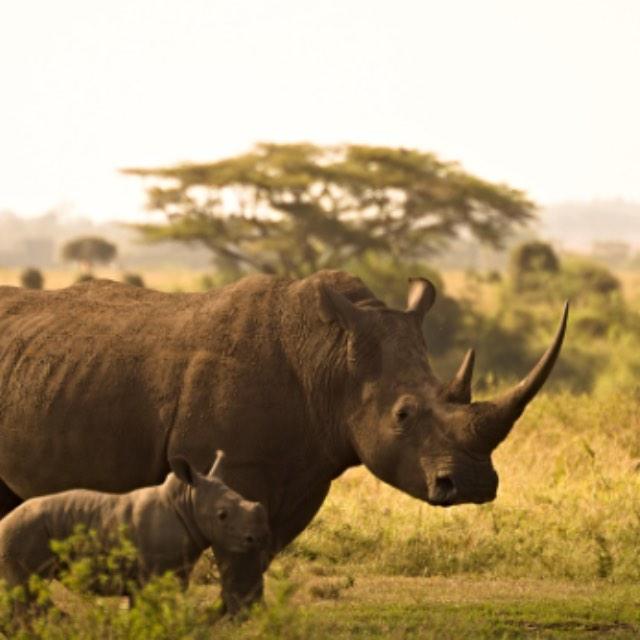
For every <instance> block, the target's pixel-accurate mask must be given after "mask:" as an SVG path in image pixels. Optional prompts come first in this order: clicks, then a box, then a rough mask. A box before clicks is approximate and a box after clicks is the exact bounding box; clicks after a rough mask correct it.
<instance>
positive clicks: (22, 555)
mask: <svg viewBox="0 0 640 640" xmlns="http://www.w3.org/2000/svg"><path fill="white" fill-rule="evenodd" d="M222 457H223V453H222V451H218V452H217V456H216V459H215V461H214V463H213V466H212V467H211V470H210V471H209V472H208V473H207V475H203V474H201V473H199V472H198V471H196V470H195V469H194V468H193V467H192V466H191V465H190V464H189V463H188V462H187V461H186V460H185V459H184V458H181V457H176V458H173V459H172V460H171V461H170V466H171V469H172V473H169V475H168V476H167V478H166V480H165V481H164V483H163V484H161V485H158V486H154V487H146V488H143V489H137V490H136V491H131V492H130V493H124V494H113V493H102V492H99V491H88V490H84V489H74V490H71V491H64V492H62V493H57V494H53V495H48V496H42V497H37V498H31V499H30V500H27V501H26V502H24V503H23V504H21V505H20V506H19V507H17V508H16V509H15V510H14V511H12V512H11V513H9V514H8V515H7V516H5V518H4V519H2V520H1V521H0V578H4V580H6V582H7V584H8V585H9V586H17V585H24V584H26V583H27V581H28V579H29V576H30V575H31V574H34V573H35V574H39V575H41V576H43V577H46V578H54V577H55V576H56V573H57V571H59V567H58V566H56V557H55V555H54V553H53V552H52V551H51V548H50V541H51V540H52V539H64V538H67V537H69V536H70V535H71V534H73V532H74V529H76V527H77V526H78V525H83V526H84V527H85V528H86V529H87V530H96V532H97V533H98V536H99V538H103V539H107V537H108V536H110V535H113V534H116V533H117V532H118V531H119V530H120V529H122V528H123V527H124V529H125V531H126V534H127V536H128V537H129V539H130V540H131V541H132V542H133V544H134V545H135V546H136V548H137V550H138V561H137V565H136V575H135V576H133V577H134V579H135V582H136V583H137V584H139V585H141V584H143V583H144V582H146V581H147V580H148V579H149V578H150V577H151V576H153V575H159V574H162V573H164V572H165V571H173V572H174V573H175V574H176V576H177V577H178V578H180V579H181V580H182V581H183V584H185V585H186V583H187V581H188V578H189V575H190V573H191V570H192V569H193V566H194V564H195V563H196V561H197V560H198V558H199V557H200V555H201V554H202V552H203V551H204V550H205V549H206V548H207V547H208V546H210V545H211V544H212V543H215V544H216V545H217V546H219V547H221V548H223V549H225V550H227V551H230V552H238V553H241V552H246V551H248V550H250V549H259V548H261V547H263V546H264V545H265V544H266V542H267V539H268V536H269V529H268V524H267V514H266V511H265V509H264V507H263V506H262V505H261V504H259V503H257V502H249V501H248V500H245V499H243V498H242V497H241V496H240V495H239V494H237V493H236V492H235V491H233V490H232V489H230V488H229V487H228V486H227V485H226V484H225V483H224V482H223V481H222V480H221V479H220V478H219V476H218V471H219V468H220V463H221V461H222Z"/></svg>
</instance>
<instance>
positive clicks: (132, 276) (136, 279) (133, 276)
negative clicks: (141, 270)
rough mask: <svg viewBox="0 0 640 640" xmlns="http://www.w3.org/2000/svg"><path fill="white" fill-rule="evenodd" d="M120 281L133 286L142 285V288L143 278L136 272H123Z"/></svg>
mask: <svg viewBox="0 0 640 640" xmlns="http://www.w3.org/2000/svg"><path fill="white" fill-rule="evenodd" d="M122 282H124V283H125V284H130V285H131V286H133V287H142V288H144V286H145V285H144V280H143V279H142V276H141V275H140V274H138V273H125V274H124V275H123V276H122Z"/></svg>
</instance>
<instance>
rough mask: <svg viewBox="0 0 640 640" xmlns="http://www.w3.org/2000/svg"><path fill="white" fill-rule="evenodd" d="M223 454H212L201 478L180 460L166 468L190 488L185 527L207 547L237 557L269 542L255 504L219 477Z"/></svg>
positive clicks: (265, 524) (262, 514) (263, 519)
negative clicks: (209, 467)
mask: <svg viewBox="0 0 640 640" xmlns="http://www.w3.org/2000/svg"><path fill="white" fill-rule="evenodd" d="M223 457H224V454H223V452H222V451H218V452H217V453H216V459H215V460H214V462H213V466H212V467H211V469H210V470H209V472H208V473H207V474H206V475H204V474H202V473H200V472H198V471H197V470H196V469H194V468H193V467H192V466H191V465H190V464H189V463H188V462H187V460H185V459H184V458H182V457H180V456H176V457H174V458H172V459H171V461H170V464H171V468H172V470H173V472H174V473H175V474H176V476H178V478H179V479H180V480H182V482H184V483H186V484H187V485H189V486H190V488H191V494H190V500H191V510H190V511H189V512H188V516H189V517H192V518H193V522H189V523H186V524H187V526H190V527H191V529H192V530H194V529H195V531H198V532H200V533H201V534H202V536H203V537H204V538H205V539H206V542H208V543H209V544H212V543H215V544H217V545H219V546H220V547H222V548H224V549H226V550H227V551H231V552H236V553H241V552H244V551H248V550H249V549H254V548H261V547H263V546H264V545H265V544H266V543H267V540H268V538H269V525H268V521H267V512H266V510H265V508H264V507H263V506H262V505H261V504H260V503H259V502H251V501H249V500H245V499H244V498H243V497H242V496H241V495H240V494H238V493H236V492H235V491H233V489H231V488H229V486H227V485H226V484H225V483H224V482H223V481H222V480H221V479H220V477H219V471H220V464H221V462H222V459H223Z"/></svg>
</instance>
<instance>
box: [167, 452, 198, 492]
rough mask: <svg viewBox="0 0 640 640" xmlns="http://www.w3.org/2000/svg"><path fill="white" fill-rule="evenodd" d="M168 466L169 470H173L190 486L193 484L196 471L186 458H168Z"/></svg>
mask: <svg viewBox="0 0 640 640" xmlns="http://www.w3.org/2000/svg"><path fill="white" fill-rule="evenodd" d="M169 466H170V467H171V471H173V473H175V474H176V476H178V478H180V480H182V482H184V483H186V484H190V485H191V486H193V485H195V483H196V475H197V472H196V471H195V469H194V468H193V467H192V466H191V465H190V464H189V462H188V461H187V460H186V458H183V457H182V456H175V457H173V458H171V460H169Z"/></svg>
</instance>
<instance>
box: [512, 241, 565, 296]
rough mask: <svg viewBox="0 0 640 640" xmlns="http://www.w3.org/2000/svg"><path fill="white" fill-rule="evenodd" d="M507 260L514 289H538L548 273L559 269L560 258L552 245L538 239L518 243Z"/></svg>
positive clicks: (542, 284) (556, 271) (543, 283)
mask: <svg viewBox="0 0 640 640" xmlns="http://www.w3.org/2000/svg"><path fill="white" fill-rule="evenodd" d="M509 262H510V264H509V269H510V272H511V281H512V284H513V286H514V287H515V288H516V289H539V288H540V287H543V286H544V285H545V283H546V282H547V280H548V276H549V275H550V274H556V273H558V272H559V271H560V260H559V259H558V256H557V255H556V252H555V251H554V250H553V247H552V246H551V245H550V244H548V243H546V242H540V241H538V240H534V241H531V242H524V243H522V244H520V245H518V246H517V247H516V248H515V249H514V250H513V251H512V253H511V257H510V261H509Z"/></svg>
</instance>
